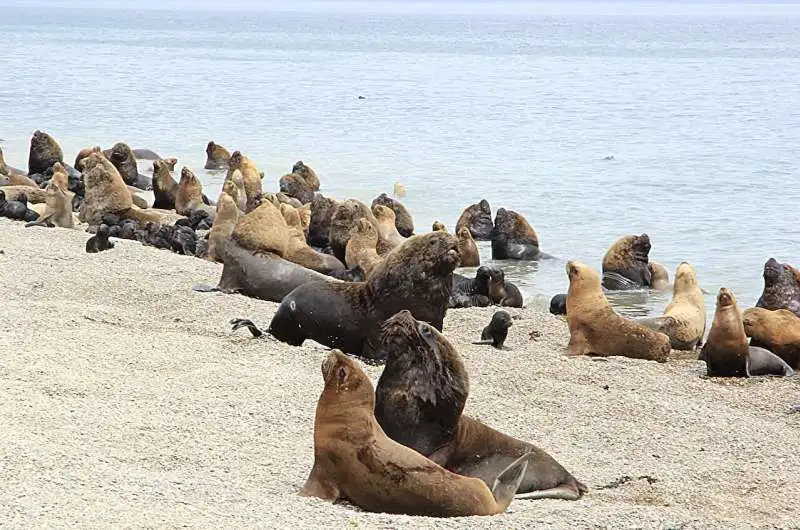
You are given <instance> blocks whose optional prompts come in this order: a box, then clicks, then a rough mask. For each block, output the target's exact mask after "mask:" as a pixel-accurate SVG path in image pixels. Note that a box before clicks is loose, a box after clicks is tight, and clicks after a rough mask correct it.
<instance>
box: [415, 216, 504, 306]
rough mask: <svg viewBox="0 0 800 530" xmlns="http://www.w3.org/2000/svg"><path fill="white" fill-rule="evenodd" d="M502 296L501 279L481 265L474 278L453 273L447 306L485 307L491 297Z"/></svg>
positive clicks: (489, 268) (497, 297)
mask: <svg viewBox="0 0 800 530" xmlns="http://www.w3.org/2000/svg"><path fill="white" fill-rule="evenodd" d="M431 233H432V234H435V233H437V232H431ZM443 233H444V232H443ZM503 297H505V290H504V287H503V283H502V281H499V280H498V279H497V277H495V278H492V268H491V267H489V266H487V265H482V266H480V267H478V270H477V271H475V277H474V278H468V277H466V276H463V275H461V274H453V289H452V291H451V293H450V300H449V302H448V304H449V306H448V307H487V306H489V305H491V304H492V299H493V298H495V299H497V300H500V299H502V298H503Z"/></svg>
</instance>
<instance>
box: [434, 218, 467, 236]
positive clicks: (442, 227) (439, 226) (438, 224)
mask: <svg viewBox="0 0 800 530" xmlns="http://www.w3.org/2000/svg"><path fill="white" fill-rule="evenodd" d="M439 231H441V232H447V227H446V226H445V225H444V223H441V222H439V221H434V222H433V226H431V232H439ZM470 235H472V232H470Z"/></svg>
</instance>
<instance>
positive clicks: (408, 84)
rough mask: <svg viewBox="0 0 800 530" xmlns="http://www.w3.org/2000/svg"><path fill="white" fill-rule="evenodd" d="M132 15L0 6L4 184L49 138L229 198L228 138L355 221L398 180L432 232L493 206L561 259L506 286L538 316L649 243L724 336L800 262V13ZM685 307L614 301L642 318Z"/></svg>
mask: <svg viewBox="0 0 800 530" xmlns="http://www.w3.org/2000/svg"><path fill="white" fill-rule="evenodd" d="M114 4H115V3H113V2H94V3H90V2H83V3H78V2H66V1H64V2H46V1H29V2H13V3H12V2H0V71H2V76H3V77H2V82H0V109H2V113H3V116H4V119H3V120H2V125H0V138H2V140H3V141H2V143H0V146H1V147H2V148H3V150H4V151H5V153H6V159H7V161H8V162H9V163H10V164H12V165H15V166H18V167H25V166H26V164H27V149H28V141H29V138H30V135H31V134H32V132H33V131H34V130H36V129H41V130H45V131H47V132H49V133H51V134H52V135H53V136H54V137H55V138H56V139H57V140H58V141H59V142H60V143H61V145H62V147H63V148H64V151H65V158H66V160H67V162H69V163H72V161H73V160H74V156H75V153H76V152H77V151H78V150H79V149H80V148H82V147H85V146H90V145H95V144H99V145H102V146H103V147H110V146H111V145H112V144H113V143H115V142H117V141H120V140H123V141H126V142H127V143H129V144H130V145H131V146H132V147H136V148H150V149H153V150H155V151H157V152H158V153H160V154H161V155H162V156H175V157H177V158H178V159H179V165H186V166H189V167H191V168H193V169H194V170H195V172H196V173H198V175H199V176H200V177H201V179H202V181H203V183H204V185H205V187H206V191H207V193H208V194H209V195H211V196H216V195H217V193H218V191H219V188H220V184H221V180H222V178H223V177H224V174H220V173H213V172H207V171H204V170H202V169H201V168H202V166H203V164H204V162H205V153H204V149H205V145H206V143H207V142H208V141H209V140H214V141H216V142H217V143H221V144H222V145H225V146H226V147H228V148H229V149H230V150H231V151H233V150H235V149H240V150H242V151H243V152H244V153H245V154H247V155H248V156H249V157H251V158H253V159H254V160H255V161H256V162H257V163H258V164H259V166H260V168H261V169H262V170H264V171H265V172H266V177H265V179H264V187H265V188H266V189H268V190H270V189H277V181H278V178H279V177H280V176H281V175H282V174H284V173H286V172H288V171H289V170H290V168H291V166H292V164H293V163H294V162H295V161H296V160H300V159H302V160H303V161H305V162H306V163H308V164H310V165H311V166H312V167H314V168H315V169H316V170H317V172H318V173H319V175H320V177H321V179H322V187H323V189H322V191H323V193H325V194H326V195H330V196H333V197H336V198H339V199H343V198H347V197H355V198H358V199H361V200H364V201H366V202H369V201H371V199H372V198H373V197H375V196H377V195H378V194H380V193H382V192H387V193H391V191H392V187H393V184H394V183H395V182H402V183H403V184H404V185H405V186H406V188H407V190H408V194H407V196H406V197H405V198H404V199H403V202H404V203H405V204H406V205H407V207H408V208H409V210H410V211H411V213H412V215H413V216H414V220H415V223H416V226H417V229H418V231H426V230H429V229H430V226H431V223H432V222H433V221H434V220H440V221H442V222H444V223H445V224H446V225H447V226H448V227H449V228H450V230H452V229H453V228H454V225H455V222H456V219H457V218H458V216H459V214H460V212H461V210H462V209H463V208H464V207H465V206H467V205H469V204H471V203H474V202H476V201H478V200H480V199H481V198H486V199H487V200H489V202H490V203H491V206H492V209H493V211H494V210H496V209H497V208H499V207H505V208H509V209H513V210H516V211H518V212H520V213H522V214H524V215H525V216H526V217H527V219H528V220H529V221H530V223H531V224H532V225H533V226H534V227H535V228H536V230H537V232H538V233H539V236H540V240H541V248H542V250H543V251H544V252H547V253H549V254H551V255H553V256H555V257H556V259H553V260H545V261H540V262H538V263H537V262H532V263H513V262H503V263H502V264H501V265H502V266H503V268H505V270H506V274H507V277H508V278H510V279H512V280H513V281H515V282H517V283H518V285H519V286H520V287H521V289H522V290H523V292H524V293H525V294H526V297H527V303H528V304H531V305H537V306H540V307H546V306H547V304H548V302H549V299H550V297H551V296H552V295H553V294H556V293H559V292H566V288H567V285H568V281H567V277H566V274H565V270H564V266H565V262H566V260H568V259H579V260H582V261H585V262H587V263H589V264H590V265H592V266H595V267H597V268H599V267H600V262H601V260H602V256H603V254H604V253H605V251H606V249H607V248H608V247H609V245H610V244H611V243H612V242H613V241H614V240H616V239H617V238H619V237H621V236H623V235H627V234H639V233H642V232H646V233H647V234H649V236H650V238H651V241H652V245H653V248H652V251H651V253H650V257H651V259H653V260H655V261H658V262H659V263H661V264H663V265H665V266H666V267H667V268H668V269H669V270H670V277H672V275H673V274H674V270H675V267H676V266H677V265H678V264H679V263H680V262H681V261H683V260H686V261H689V262H691V263H692V264H693V265H694V266H695V268H696V270H697V272H698V276H699V280H700V283H701V285H702V287H703V288H704V289H706V291H708V292H709V295H708V296H707V310H708V312H709V315H712V314H713V310H714V297H715V294H716V292H717V290H718V289H719V287H721V286H726V287H729V288H731V289H733V290H734V292H735V293H736V295H737V297H738V300H739V303H740V305H741V306H743V307H747V306H751V305H753V304H754V303H755V302H756V300H757V298H758V296H759V294H760V292H761V289H762V285H763V280H762V276H761V274H762V267H763V264H764V262H765V261H766V260H767V259H768V258H769V257H775V258H777V259H778V260H779V261H788V262H792V263H795V264H800V259H797V258H798V256H797V248H798V247H797V244H798V241H799V240H800V222H799V221H800V208H799V206H800V171H799V170H798V164H800V148H799V146H800V6H792V5H769V6H765V5H757V6H753V5H741V4H733V5H686V4H679V3H676V2H668V3H662V4H658V3H652V4H638V3H636V2H627V3H617V4H602V3H591V4H588V3H584V4H567V3H538V4H533V3H525V2H506V3H502V4H501V3H485V2H483V3H478V2H472V3H471V2H438V3H424V2H418V3H411V2H405V3H404V2H328V3H323V2H303V1H300V0H299V1H296V2H266V3H253V2H250V3H248V2H231V3H226V2H215V3H211V2H198V3H187V2H183V3H176V2H170V1H169V0H164V1H162V2H152V1H150V0H145V1H142V2H137V3H132V4H129V5H125V6H123V7H119V6H118V5H117V6H116V7H115V5H114ZM65 6H73V7H75V6H77V7H79V8H69V7H65ZM98 6H99V7H101V8H97V7H98ZM358 96H364V98H365V99H359V98H358ZM609 157H613V158H612V159H607V158H609ZM142 167H143V168H144V167H146V164H143V166H142ZM482 255H483V259H484V262H489V258H490V251H489V248H488V244H484V246H483V248H482ZM191 284H192V279H191V278H187V282H186V285H187V288H189V286H190V285H191ZM670 296H671V293H651V292H635V293H624V294H613V295H611V296H610V298H611V299H612V302H613V303H614V304H615V307H616V308H617V309H618V310H619V311H620V312H622V313H624V314H628V315H645V314H660V313H661V311H662V310H663V308H664V306H665V305H666V304H667V303H668V302H669V298H670Z"/></svg>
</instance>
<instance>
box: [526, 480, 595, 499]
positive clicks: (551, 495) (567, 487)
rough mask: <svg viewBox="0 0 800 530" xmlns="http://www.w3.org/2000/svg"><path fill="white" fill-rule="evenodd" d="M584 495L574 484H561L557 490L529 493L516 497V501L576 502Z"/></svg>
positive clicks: (549, 489)
mask: <svg viewBox="0 0 800 530" xmlns="http://www.w3.org/2000/svg"><path fill="white" fill-rule="evenodd" d="M582 495H583V493H582V492H581V490H579V489H578V488H576V487H575V486H573V485H572V484H561V485H560V486H556V487H555V488H548V489H546V490H536V491H529V492H527V493H518V494H516V495H514V500H522V499H525V500H536V499H561V500H564V501H576V500H578V499H580V498H581V496H582Z"/></svg>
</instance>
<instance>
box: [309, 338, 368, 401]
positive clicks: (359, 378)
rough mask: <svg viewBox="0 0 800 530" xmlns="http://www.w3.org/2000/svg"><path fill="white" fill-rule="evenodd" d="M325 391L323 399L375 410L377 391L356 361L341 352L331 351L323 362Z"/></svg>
mask: <svg viewBox="0 0 800 530" xmlns="http://www.w3.org/2000/svg"><path fill="white" fill-rule="evenodd" d="M322 379H323V380H324V381H325V390H323V393H322V398H321V400H322V399H325V400H326V401H335V402H337V403H342V402H346V403H354V404H366V405H368V406H369V409H370V411H371V410H373V409H374V408H375V390H374V389H373V387H372V383H371V382H370V380H369V378H368V377H367V375H366V374H365V373H364V371H363V370H362V369H361V367H360V366H358V364H357V363H356V361H355V360H354V359H352V358H351V357H348V356H347V355H345V354H343V353H342V352H341V351H339V350H331V352H330V353H329V354H328V356H327V357H326V358H325V360H324V361H322Z"/></svg>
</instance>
